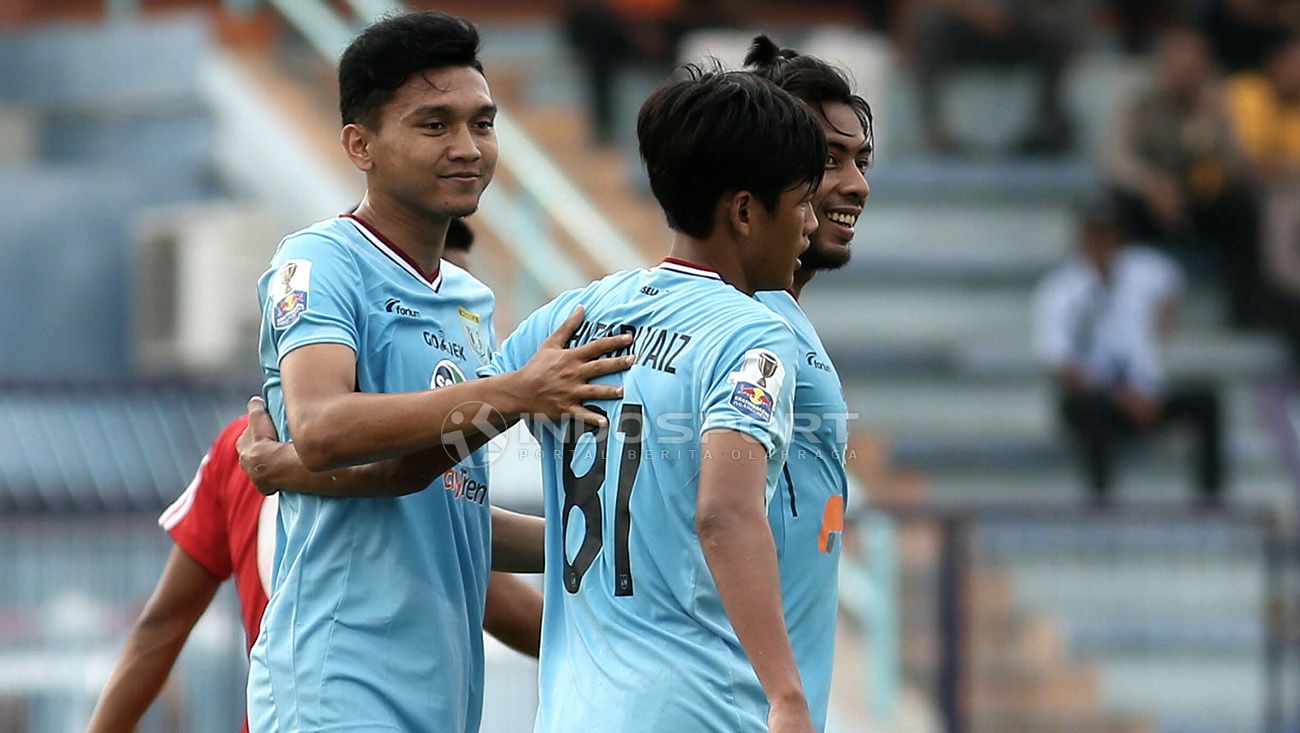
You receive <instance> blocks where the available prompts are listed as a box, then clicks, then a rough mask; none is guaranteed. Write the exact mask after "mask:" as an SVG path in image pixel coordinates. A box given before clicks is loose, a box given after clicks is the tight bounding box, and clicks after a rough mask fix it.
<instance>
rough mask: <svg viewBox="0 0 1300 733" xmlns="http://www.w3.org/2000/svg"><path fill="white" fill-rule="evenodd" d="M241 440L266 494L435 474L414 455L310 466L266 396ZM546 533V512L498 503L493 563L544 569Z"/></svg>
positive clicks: (519, 569) (356, 487)
mask: <svg viewBox="0 0 1300 733" xmlns="http://www.w3.org/2000/svg"><path fill="white" fill-rule="evenodd" d="M236 446H237V447H238V449H239V462H240V464H241V465H242V466H243V468H244V471H245V472H246V473H248V475H249V477H250V478H252V479H253V483H254V485H255V486H257V490H258V491H260V492H261V493H262V494H264V495H266V496H270V495H272V494H275V493H277V492H279V491H295V492H298V493H307V494H320V495H322V496H352V497H364V496H400V495H402V494H409V493H411V492H414V491H420V490H422V489H424V488H425V487H426V486H428V485H429V482H430V481H431V480H432V476H429V475H428V471H429V470H431V469H429V468H426V467H424V466H419V465H416V466H415V467H414V468H412V467H411V466H412V464H415V461H413V460H411V459H409V458H400V459H390V460H387V461H380V462H378V463H373V464H367V465H364V466H354V467H349V468H337V469H334V470H332V471H309V470H307V467H306V466H304V465H303V464H302V460H301V459H299V458H298V454H297V452H296V451H295V450H294V447H293V443H281V442H280V441H279V439H278V438H277V437H276V434H275V424H274V423H273V422H272V421H271V416H270V414H269V413H267V411H266V405H265V403H263V401H262V398H261V397H254V398H252V399H250V400H249V401H248V428H247V429H246V430H245V431H244V432H243V434H242V435H240V436H239V441H238V443H237V444H236ZM433 465H434V466H435V467H436V466H437V464H436V463H435V464H433ZM444 470H445V469H444ZM435 475H436V474H435ZM545 537H546V522H545V520H543V519H542V518H541V517H534V516H530V515H527V514H520V513H518V512H512V511H509V510H506V509H502V508H500V507H495V506H494V507H492V569H493V570H499V571H503V572H507V573H540V572H542V570H543V569H544V566H545V559H544V552H543V548H544V543H545ZM539 603H540V599H539Z"/></svg>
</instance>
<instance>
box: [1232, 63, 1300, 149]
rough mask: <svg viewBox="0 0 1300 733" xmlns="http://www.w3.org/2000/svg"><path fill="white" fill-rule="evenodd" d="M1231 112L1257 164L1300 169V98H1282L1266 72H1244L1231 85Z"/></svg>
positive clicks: (1240, 137) (1243, 145) (1243, 143)
mask: <svg viewBox="0 0 1300 733" xmlns="http://www.w3.org/2000/svg"><path fill="white" fill-rule="evenodd" d="M1228 112H1229V115H1230V116H1231V118H1232V125H1233V129H1234V132H1235V133H1236V135H1237V140H1238V142H1239V143H1240V145H1241V148H1242V150H1244V151H1245V152H1246V154H1247V155H1248V156H1250V159H1251V161H1253V162H1254V163H1255V165H1257V166H1259V167H1260V168H1263V169H1270V170H1271V169H1276V168H1278V167H1283V168H1289V169H1292V170H1300V100H1294V101H1286V100H1283V99H1281V98H1280V97H1279V96H1278V94H1277V93H1276V92H1275V91H1274V89H1273V85H1272V84H1271V83H1270V82H1269V80H1268V78H1267V77H1266V76H1264V75H1263V74H1242V75H1240V76H1238V77H1236V78H1235V79H1233V80H1232V82H1231V83H1230V85H1229V88H1228Z"/></svg>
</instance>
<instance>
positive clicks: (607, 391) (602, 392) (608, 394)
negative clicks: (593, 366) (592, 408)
mask: <svg viewBox="0 0 1300 733" xmlns="http://www.w3.org/2000/svg"><path fill="white" fill-rule="evenodd" d="M574 394H575V395H577V398H578V399H580V400H582V401H584V402H594V401H596V400H621V399H623V388H622V387H620V386H618V385H615V384H588V385H585V386H583V387H580V388H578V390H577V391H576V392H575V393H574Z"/></svg>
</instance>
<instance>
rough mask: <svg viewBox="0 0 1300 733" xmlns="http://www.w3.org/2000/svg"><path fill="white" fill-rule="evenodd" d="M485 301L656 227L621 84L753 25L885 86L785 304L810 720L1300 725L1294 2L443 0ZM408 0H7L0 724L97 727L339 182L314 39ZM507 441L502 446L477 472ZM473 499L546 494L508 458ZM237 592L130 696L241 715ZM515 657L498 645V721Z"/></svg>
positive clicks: (175, 723)
mask: <svg viewBox="0 0 1300 733" xmlns="http://www.w3.org/2000/svg"><path fill="white" fill-rule="evenodd" d="M410 5H412V6H416V7H427V8H432V7H436V8H437V9H441V10H447V11H450V12H455V13H458V14H462V15H464V16H465V17H467V18H469V19H471V20H474V21H475V22H477V23H478V24H479V25H480V27H481V28H482V31H483V36H484V40H485V45H484V53H483V57H484V61H485V65H486V67H487V74H488V78H489V81H490V83H491V85H492V89H493V92H494V94H495V95H496V97H497V99H498V101H499V102H500V103H501V106H502V109H503V115H502V118H501V120H500V121H499V124H498V136H499V138H500V141H501V151H502V152H501V164H500V168H499V170H498V173H497V178H496V180H495V182H494V183H493V185H492V187H491V188H490V189H489V193H488V195H486V196H485V198H484V201H483V206H482V209H481V210H480V212H479V213H478V214H476V215H475V216H473V217H470V218H469V219H468V220H467V223H468V224H469V226H470V227H471V228H472V229H473V230H474V232H475V235H476V238H477V242H478V244H476V246H475V253H474V262H473V265H472V268H473V269H474V271H475V272H476V274H478V275H479V276H480V278H481V279H483V280H484V281H485V282H487V283H488V284H489V285H491V286H492V287H493V288H494V290H495V291H496V292H497V295H498V303H499V305H498V324H497V332H498V333H508V332H509V330H510V329H511V328H512V327H513V326H514V324H515V323H517V322H518V320H519V319H520V318H521V317H522V316H523V315H526V314H527V312H529V310H530V309H531V308H533V307H536V306H537V305H539V304H540V303H542V302H544V301H545V300H546V299H548V298H549V297H550V296H551V295H553V294H554V293H556V292H558V291H560V290H562V289H565V288H567V287H572V286H575V285H579V284H582V283H585V282H586V281H587V280H589V279H591V278H594V277H597V276H599V275H601V274H603V273H605V272H608V271H611V270H614V269H620V268H625V267H637V266H644V265H646V264H650V263H653V262H655V261H657V259H658V257H659V256H661V254H662V252H663V251H664V250H665V248H666V241H667V239H666V230H665V227H664V224H663V221H662V217H661V216H660V214H659V213H658V211H657V208H656V207H655V205H654V202H653V199H651V198H650V196H649V194H648V191H647V189H646V186H645V185H644V183H643V180H642V178H641V175H640V173H639V169H638V160H637V155H636V150H635V134H634V132H635V131H634V121H635V113H636V110H637V108H638V107H639V105H640V103H641V101H642V100H643V99H644V98H645V96H646V94H647V93H648V92H649V91H650V90H651V89H652V88H653V87H654V86H655V85H656V84H657V83H659V82H660V81H661V80H662V79H664V78H665V77H666V76H667V75H668V74H670V73H671V71H672V69H673V67H674V66H675V65H677V64H679V63H682V62H686V61H692V60H698V59H700V58H702V57H703V56H705V55H712V56H715V57H717V58H719V59H720V60H722V61H723V62H725V63H730V64H733V65H734V64H736V63H738V61H739V60H740V58H741V57H742V56H743V54H744V51H745V49H746V47H747V45H748V43H749V39H750V38H751V37H752V36H753V34H754V33H755V32H758V31H762V32H767V33H769V34H771V35H773V36H774V37H775V38H776V39H777V40H778V41H779V42H781V43H782V44H783V45H787V46H793V47H796V48H798V49H800V50H801V51H803V52H805V53H812V54H815V55H819V56H822V57H824V58H826V59H828V60H831V61H834V62H836V63H839V64H841V65H843V67H844V68H845V69H846V70H847V71H848V72H849V73H850V75H851V77H852V78H853V79H854V81H855V84H856V86H857V88H858V91H859V92H860V93H861V94H862V95H863V96H865V97H866V99H867V100H868V101H869V102H870V103H871V105H872V107H873V110H874V113H875V124H876V130H875V132H876V142H877V147H876V152H875V157H874V162H873V165H872V168H871V170H870V171H869V173H868V180H869V181H870V184H871V188H872V194H871V198H870V200H869V202H868V204H867V206H866V210H865V212H864V214H863V216H862V218H861V220H860V221H859V223H858V225H857V227H856V231H857V234H856V238H855V240H854V257H853V261H852V262H851V263H850V264H849V265H848V266H846V267H845V268H843V269H842V270H840V271H837V272H834V273H828V274H826V275H824V276H820V277H819V278H818V279H817V280H816V281H815V282H814V284H813V286H811V287H810V288H809V289H808V291H807V293H806V294H805V296H804V298H803V300H802V305H803V307H804V308H805V310H806V311H807V312H808V313H809V315H810V317H811V319H812V321H813V322H814V323H815V324H817V326H818V329H819V331H820V334H821V337H822V340H823V341H824V342H825V344H826V346H827V349H828V351H829V353H830V355H831V357H832V358H833V359H834V360H835V362H836V365H837V368H838V370H839V372H840V373H841V375H843V378H844V387H845V393H846V397H847V400H848V403H849V406H850V409H851V410H852V411H853V412H854V413H856V420H855V421H854V423H853V425H854V433H853V439H852V441H851V448H852V450H851V451H850V454H849V456H848V459H849V460H848V463H849V466H850V469H851V473H852V474H853V475H854V481H855V485H854V491H853V493H851V498H850V510H851V514H852V516H853V522H852V523H853V525H854V527H853V531H851V532H849V533H846V548H847V550H848V551H847V552H846V557H845V570H844V574H843V579H842V585H843V591H844V592H843V595H844V608H843V613H842V624H841V626H842V628H841V635H840V639H841V641H840V647H841V649H840V652H841V655H840V658H839V661H838V662H837V682H836V692H835V698H834V700H833V706H834V710H835V712H834V714H833V720H832V727H831V730H832V731H834V732H838V733H843V732H844V731H860V730H861V731H865V730H872V731H877V730H879V731H930V730H951V731H958V730H978V731H993V732H996V733H1001V732H1003V731H1040V730H1042V731H1058V730H1059V731H1067V730H1068V731H1188V732H1195V731H1205V732H1206V733H1210V732H1215V733H1218V732H1221V731H1257V730H1265V731H1269V733H1273V732H1274V731H1300V548H1298V546H1297V542H1296V539H1295V538H1296V529H1297V521H1296V520H1297V517H1298V516H1300V439H1298V438H1297V436H1298V435H1300V430H1298V427H1300V392H1298V391H1297V389H1296V387H1295V385H1296V384H1297V381H1296V376H1297V369H1298V368H1300V2H1290V1H1283V0H1128V1H1120V0H1056V1H1053V0H820V1H818V2H797V1H794V0H785V1H784V2H777V1H775V0H530V1H524V0H447V1H446V2H437V3H435V2H425V1H423V0H422V1H421V2H412V3H410ZM392 7H394V4H393V3H389V2H387V1H386V0H349V1H348V2H323V1H317V0H272V1H270V2H260V1H259V0H225V1H224V2H217V1H216V0H3V1H2V2H0V196H3V199H4V200H5V201H6V203H7V206H6V225H5V226H4V227H0V312H2V313H3V317H0V579H2V580H0V731H20V730H21V731H27V730H30V731H42V732H44V731H64V730H76V729H80V728H81V727H82V726H84V723H85V721H86V719H87V717H88V715H89V711H90V708H91V707H92V706H93V704H94V700H95V698H96V696H97V695H98V692H99V689H100V687H101V686H102V685H103V682H104V679H105V677H106V676H107V673H108V670H109V668H111V663H112V660H113V658H114V657H115V655H116V653H117V651H118V649H119V647H120V644H121V640H122V638H123V637H124V634H125V630H126V629H127V628H128V627H129V624H130V623H131V621H132V620H133V619H134V617H135V614H136V613H137V612H138V610H139V607H140V604H141V603H142V602H143V601H144V598H145V597H146V596H147V594H148V592H149V589H150V588H151V587H152V585H153V582H154V580H155V579H156V577H157V573H158V571H159V570H160V569H161V567H162V558H163V557H165V555H166V552H167V549H168V547H169V541H168V539H167V538H166V536H164V535H163V534H162V532H161V531H159V530H158V529H157V527H156V526H155V525H154V524H153V521H154V518H155V517H156V514H157V512H158V511H161V509H162V508H163V507H165V506H166V505H167V504H168V503H170V501H171V500H172V499H173V498H174V497H175V496H176V495H177V494H179V493H180V492H181V491H182V490H183V489H184V488H185V486H186V484H187V483H188V482H189V480H190V477H191V476H192V474H193V471H194V468H195V467H196V466H197V465H198V461H199V459H200V457H201V456H202V454H203V452H204V450H205V449H206V447H207V445H208V443H210V442H211V440H212V438H213V437H214V436H215V435H216V434H217V431H218V430H219V429H220V427H221V426H222V425H223V424H224V423H225V422H226V421H228V420H230V419H232V418H234V417H235V416H236V415H238V414H239V412H240V410H241V408H242V405H243V402H244V400H245V399H246V398H247V396H248V395H249V394H252V393H255V392H257V391H258V390H259V388H260V374H259V373H258V371H257V367H256V364H257V362H256V359H255V356H254V354H255V348H256V347H255V341H256V332H257V326H258V318H259V311H258V307H257V303H256V301H255V296H254V289H253V286H254V282H255V280H256V278H257V276H258V275H259V274H260V272H261V271H262V269H263V267H264V266H265V263H266V262H267V260H268V258H269V256H270V254H271V252H272V251H273V249H274V247H275V244H276V242H278V241H279V239H280V238H281V237H283V236H284V235H285V234H286V233H288V232H291V231H293V230H295V229H297V228H299V227H302V226H305V225H307V224H309V223H311V222H314V221H316V220H318V219H321V218H324V217H326V216H330V215H332V214H336V213H339V212H342V211H345V210H347V209H348V208H349V207H350V206H352V205H353V204H355V202H356V201H357V198H358V196H359V193H360V191H361V185H362V180H361V179H360V178H359V177H358V175H357V174H356V172H355V171H353V170H351V169H350V167H349V166H348V164H347V161H346V159H345V158H344V157H343V156H342V155H341V154H340V152H341V151H340V150H339V145H338V142H337V130H338V121H337V97H336V92H335V90H334V88H333V76H332V75H333V66H332V64H333V62H334V60H335V59H336V57H337V53H338V51H339V50H340V49H341V48H342V46H343V45H344V44H345V43H346V41H347V39H348V38H349V37H350V36H351V34H352V33H353V32H355V30H356V29H357V28H358V27H360V26H361V25H363V24H364V23H365V21H366V19H367V18H369V17H372V16H374V15H375V14H378V13H382V12H385V11H387V10H389V9H391V8H392ZM498 477H499V478H498ZM492 491H493V498H494V501H498V502H501V503H503V504H506V505H508V506H512V507H515V508H522V509H534V510H535V509H537V508H538V507H539V506H540V503H539V497H538V491H537V488H536V484H535V478H534V477H533V476H532V474H531V473H530V466H529V465H528V464H527V462H526V461H514V462H512V461H510V460H503V461H502V462H501V465H499V466H497V470H496V472H495V473H494V481H493V488H492ZM238 634H239V632H238V620H237V614H236V613H234V611H233V606H232V601H231V598H230V597H228V596H223V599H222V600H221V601H220V602H219V603H218V605H217V606H216V607H214V609H213V611H212V612H211V613H209V616H208V617H207V618H205V620H204V622H203V623H202V624H201V625H200V627H199V629H198V631H196V635H195V637H194V643H193V644H192V646H193V648H192V649H189V650H187V652H186V655H185V656H184V657H183V658H182V665H181V668H180V669H179V671H178V673H177V675H176V676H175V679H174V682H173V684H172V685H171V686H170V687H169V689H168V692H167V693H166V694H165V695H164V698H163V699H162V701H161V702H160V704H159V705H158V706H157V707H156V709H155V710H154V711H153V712H152V713H151V714H150V717H148V718H147V719H146V725H145V727H144V728H142V729H147V730H222V729H226V730H233V729H235V728H236V727H237V725H238V721H239V713H240V710H241V705H240V700H241V697H240V696H241V695H242V685H243V678H242V675H243V667H242V660H241V657H240V654H241V650H242V646H241V644H240V640H239V639H238ZM532 674H533V672H532V668H531V667H529V666H528V664H526V663H524V662H522V661H520V660H519V659H518V658H516V657H513V656H510V655H509V653H508V652H506V651H504V650H502V649H496V650H494V652H493V654H492V655H491V656H490V659H489V672H488V676H489V685H490V686H492V690H490V691H489V697H488V703H487V705H488V708H489V709H488V711H487V714H486V717H485V727H484V730H485V731H496V730H502V731H513V730H520V729H525V727H526V725H527V722H526V721H527V720H528V716H529V715H531V707H530V706H531V702H530V701H531V700H535V695H536V693H535V690H534V689H533V688H532V687H531V684H532V676H531V675H532Z"/></svg>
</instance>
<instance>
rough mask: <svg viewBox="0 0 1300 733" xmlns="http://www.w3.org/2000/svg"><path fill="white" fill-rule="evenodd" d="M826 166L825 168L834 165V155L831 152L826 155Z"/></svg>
mask: <svg viewBox="0 0 1300 733" xmlns="http://www.w3.org/2000/svg"><path fill="white" fill-rule="evenodd" d="M826 167H827V168H834V167H835V155H834V154H833V153H830V154H827V155H826Z"/></svg>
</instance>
